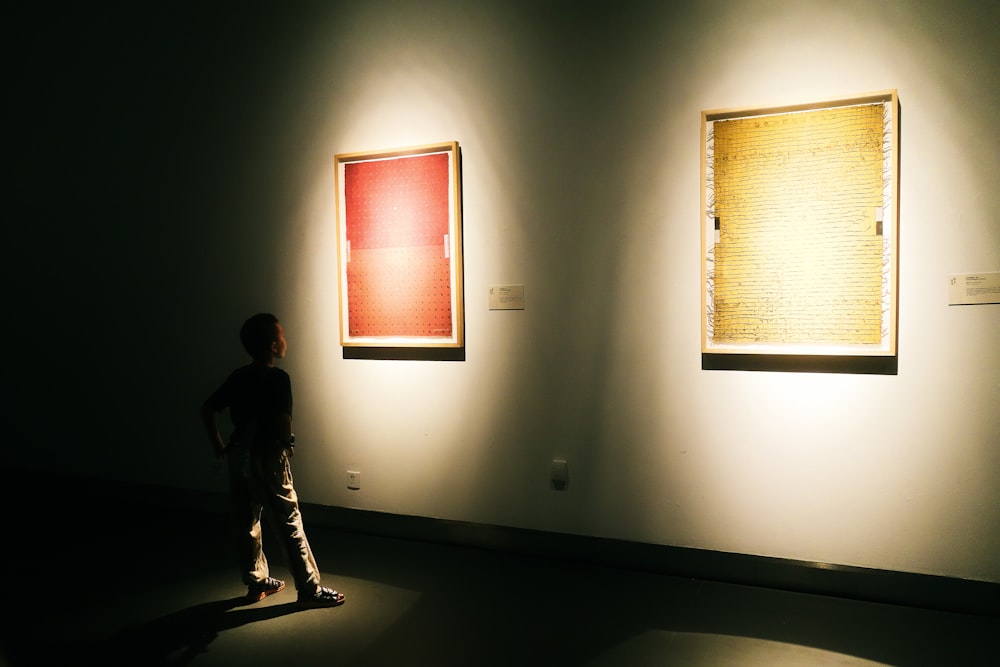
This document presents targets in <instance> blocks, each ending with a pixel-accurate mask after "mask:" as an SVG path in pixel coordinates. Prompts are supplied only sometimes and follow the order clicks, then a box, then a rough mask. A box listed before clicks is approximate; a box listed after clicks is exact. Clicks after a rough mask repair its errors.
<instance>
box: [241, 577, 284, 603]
mask: <svg viewBox="0 0 1000 667" xmlns="http://www.w3.org/2000/svg"><path fill="white" fill-rule="evenodd" d="M284 588H285V582H283V581H282V580H281V579H275V578H274V577H268V578H267V579H265V580H264V581H258V582H257V583H255V584H250V587H249V588H248V589H247V602H260V601H261V600H263V599H264V598H266V597H267V596H268V595H274V594H275V593H277V592H278V591H280V590H282V589H284Z"/></svg>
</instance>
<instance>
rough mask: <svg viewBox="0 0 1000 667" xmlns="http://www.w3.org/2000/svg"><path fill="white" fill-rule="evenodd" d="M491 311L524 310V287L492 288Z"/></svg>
mask: <svg viewBox="0 0 1000 667" xmlns="http://www.w3.org/2000/svg"><path fill="white" fill-rule="evenodd" d="M490 310H524V285H494V286H492V287H490Z"/></svg>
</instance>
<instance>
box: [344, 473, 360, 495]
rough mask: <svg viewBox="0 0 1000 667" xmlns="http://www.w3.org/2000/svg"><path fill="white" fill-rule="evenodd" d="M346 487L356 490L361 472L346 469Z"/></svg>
mask: <svg viewBox="0 0 1000 667" xmlns="http://www.w3.org/2000/svg"><path fill="white" fill-rule="evenodd" d="M347 488H349V489H351V490H354V491H357V490H358V489H360V488H361V473H360V472H359V471H357V470H348V471H347Z"/></svg>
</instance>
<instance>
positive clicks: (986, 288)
mask: <svg viewBox="0 0 1000 667" xmlns="http://www.w3.org/2000/svg"><path fill="white" fill-rule="evenodd" d="M986 303H1000V273H997V272H993V273H960V274H955V275H952V276H949V277H948V305H949V306H975V305H980V304H986Z"/></svg>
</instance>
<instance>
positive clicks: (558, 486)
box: [550, 459, 569, 491]
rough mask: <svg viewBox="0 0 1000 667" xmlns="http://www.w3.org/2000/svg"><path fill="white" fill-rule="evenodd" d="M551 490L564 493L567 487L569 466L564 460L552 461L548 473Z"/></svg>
mask: <svg viewBox="0 0 1000 667" xmlns="http://www.w3.org/2000/svg"><path fill="white" fill-rule="evenodd" d="M550 479H551V480H552V488H553V489H555V490H556V491H565V490H566V487H568V486H569V464H568V463H566V460H565V459H552V468H551V471H550Z"/></svg>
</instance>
